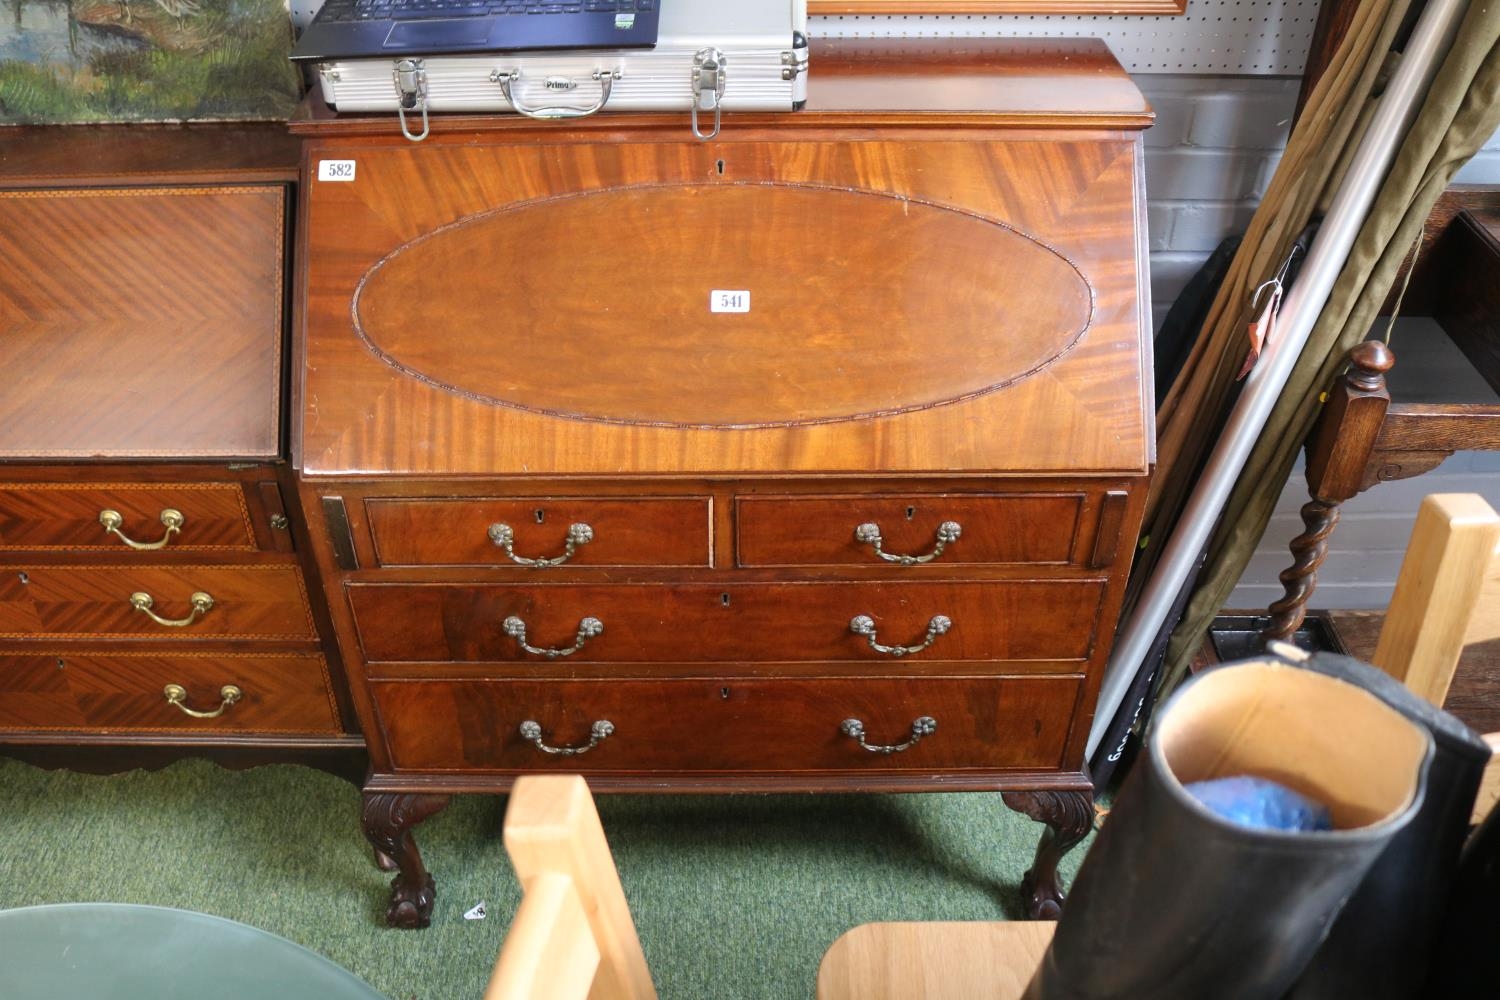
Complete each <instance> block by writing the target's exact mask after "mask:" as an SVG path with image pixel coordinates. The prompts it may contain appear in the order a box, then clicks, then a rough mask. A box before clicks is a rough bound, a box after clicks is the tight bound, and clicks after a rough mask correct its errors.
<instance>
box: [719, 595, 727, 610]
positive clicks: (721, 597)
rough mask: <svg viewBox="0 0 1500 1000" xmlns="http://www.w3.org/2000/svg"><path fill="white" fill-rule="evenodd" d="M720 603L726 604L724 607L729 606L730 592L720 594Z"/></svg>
mask: <svg viewBox="0 0 1500 1000" xmlns="http://www.w3.org/2000/svg"><path fill="white" fill-rule="evenodd" d="M719 603H720V604H722V605H724V607H726V608H727V607H729V595H728V594H720V595H719Z"/></svg>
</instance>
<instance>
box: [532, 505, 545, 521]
mask: <svg viewBox="0 0 1500 1000" xmlns="http://www.w3.org/2000/svg"><path fill="white" fill-rule="evenodd" d="M531 516H532V517H534V518H536V523H537V524H541V523H542V522H543V521H544V520H546V518H547V515H546V514H544V513H542V508H540V507H538V508H537V509H536V510H534V511H532V512H531Z"/></svg>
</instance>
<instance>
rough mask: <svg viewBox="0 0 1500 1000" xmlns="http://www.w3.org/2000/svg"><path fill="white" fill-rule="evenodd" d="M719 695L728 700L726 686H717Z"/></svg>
mask: <svg viewBox="0 0 1500 1000" xmlns="http://www.w3.org/2000/svg"><path fill="white" fill-rule="evenodd" d="M719 697H720V698H723V699H724V700H725V701H728V700H729V689H728V688H719Z"/></svg>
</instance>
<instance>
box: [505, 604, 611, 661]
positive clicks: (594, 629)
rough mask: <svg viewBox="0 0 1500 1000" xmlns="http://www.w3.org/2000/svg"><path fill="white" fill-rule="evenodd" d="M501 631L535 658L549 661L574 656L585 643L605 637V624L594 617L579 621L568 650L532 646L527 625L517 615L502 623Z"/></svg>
mask: <svg viewBox="0 0 1500 1000" xmlns="http://www.w3.org/2000/svg"><path fill="white" fill-rule="evenodd" d="M500 630H501V631H502V632H504V633H505V634H506V635H508V636H510V637H511V638H512V639H514V640H516V645H517V646H520V647H521V648H522V649H524V650H526V652H528V653H530V654H532V655H533V656H545V657H546V658H547V659H549V660H555V659H557V658H558V657H559V656H572V655H573V654H574V653H576V652H578V651H579V650H580V649H582V648H583V644H584V643H586V642H588V641H589V640H590V639H592V638H594V637H595V636H599V635H603V634H604V623H603V622H601V621H600V620H599V619H597V618H594V617H592V616H590V617H588V618H580V619H579V620H578V632H577V634H576V635H574V637H573V645H571V646H568V647H567V648H566V649H559V648H556V647H552V648H544V647H541V646H533V645H531V644H530V643H529V642H527V641H526V623H525V622H524V621H522V620H521V619H519V618H517V617H516V616H515V615H511V616H510V617H508V618H506V619H505V621H503V622H501V623H500Z"/></svg>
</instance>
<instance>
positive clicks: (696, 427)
mask: <svg viewBox="0 0 1500 1000" xmlns="http://www.w3.org/2000/svg"><path fill="white" fill-rule="evenodd" d="M812 67H813V69H812V74H811V82H810V97H809V101H808V105H807V108H806V109H805V110H803V111H800V112H797V113H793V114H784V115H743V116H726V118H725V123H724V128H723V131H722V132H721V133H720V135H719V136H718V137H717V138H715V139H713V140H711V141H706V142H699V141H695V140H693V139H692V138H691V137H690V136H689V135H688V131H687V128H686V124H685V122H684V121H682V120H679V118H678V117H676V116H657V115H608V114H600V115H596V116H593V117H589V118H585V119H581V120H577V121H573V122H568V123H558V122H552V123H538V122H532V121H528V120H525V119H520V118H515V117H509V116H498V115H497V116H489V117H483V116H474V117H454V118H439V119H435V120H434V123H433V126H432V133H431V136H430V137H429V138H428V139H427V140H426V141H424V142H421V143H419V144H418V143H410V142H408V141H406V140H404V139H403V138H402V137H401V136H400V134H399V133H398V132H396V131H395V127H394V125H393V124H392V122H391V121H389V120H387V119H385V118H373V117H365V118H359V117H343V116H340V117H335V116H333V115H331V114H329V113H328V112H327V111H326V110H325V109H321V108H318V107H315V106H308V107H307V108H305V109H304V110H303V112H302V113H301V114H300V115H299V117H298V119H297V120H295V121H294V122H293V126H292V127H293V131H294V132H295V133H297V134H300V135H301V136H302V137H303V139H304V149H303V166H302V170H303V177H304V179H305V183H304V186H303V211H302V213H301V231H300V234H299V238H300V240H301V244H302V248H303V250H304V251H305V252H304V253H303V255H302V257H301V261H302V267H303V274H302V282H301V292H300V296H299V306H300V308H299V310H298V312H299V316H300V330H299V336H300V339H301V345H302V352H303V367H302V372H301V379H300V385H299V387H298V392H299V393H300V398H299V402H298V406H297V413H298V416H299V418H300V420H299V422H298V426H297V427H296V429H295V432H294V444H295V460H296V463H297V465H298V469H299V481H300V492H301V497H302V503H303V506H304V508H305V509H306V510H307V511H309V521H310V528H311V532H312V536H313V541H314V547H315V550H316V555H317V557H318V560H319V564H320V568H321V570H322V576H323V579H324V583H325V586H326V588H327V596H328V600H329V605H330V612H331V615H332V618H333V621H334V624H335V627H336V629H337V632H338V636H339V640H340V645H341V648H342V650H343V653H344V656H345V659H346V662H347V665H348V667H349V669H350V672H351V675H352V683H353V696H354V700H355V703H356V706H357V708H358V712H359V716H360V720H361V723H362V727H363V729H364V732H365V736H366V739H367V741H368V744H369V749H370V753H371V760H372V767H373V769H372V773H371V776H370V778H369V780H368V782H367V784H366V786H365V810H364V823H365V830H366V833H367V835H368V836H369V838H370V839H371V840H372V842H373V843H375V844H376V846H377V847H378V848H379V849H381V850H382V851H383V852H384V853H386V854H388V855H389V856H390V857H391V858H393V859H394V860H395V862H396V863H397V865H398V867H399V873H398V875H397V877H396V879H395V882H394V883H393V898H392V902H391V906H390V909H389V912H388V916H389V919H390V920H391V922H392V923H394V924H397V925H400V926H407V927H411V926H422V925H424V924H425V923H426V922H427V920H428V914H429V912H430V909H431V906H432V899H433V880H432V878H431V876H430V875H429V874H428V872H427V870H426V868H425V866H424V864H423V861H422V859H421V857H420V854H419V853H418V851H417V849H416V847H415V845H414V843H413V840H412V836H411V828H412V827H413V825H415V824H416V823H418V822H420V821H421V820H422V819H423V818H424V817H426V816H428V815H431V814H432V813H433V812H435V811H436V810H438V809H440V808H442V806H443V805H444V804H445V803H446V802H447V801H448V797H449V796H450V795H452V794H455V793H463V792H500V791H503V790H505V789H506V788H507V787H508V786H509V784H510V782H511V781H512V780H513V779H514V778H515V777H516V776H517V775H519V774H522V773H526V772H531V771H539V770H564V771H579V772H582V773H583V774H584V775H586V776H587V778H588V780H589V782H590V784H591V785H592V786H593V787H594V788H596V789H619V790H652V791H662V790H682V791H697V790H701V791H709V790H712V791H770V790H856V789H863V790H890V791H898V790H899V791H916V790H921V791H935V790H943V789H966V790H979V789H985V790H996V791H1001V792H1004V793H1006V798H1007V801H1008V802H1009V803H1010V804H1011V805H1012V806H1014V807H1016V808H1020V809H1023V810H1025V811H1026V812H1028V813H1029V814H1031V815H1033V816H1035V817H1036V818H1038V819H1041V820H1044V821H1045V822H1046V823H1047V824H1048V826H1049V833H1048V834H1047V835H1046V836H1045V837H1044V843H1043V847H1042V849H1041V851H1040V852H1039V856H1038V860H1037V864H1036V866H1035V867H1034V869H1033V870H1032V872H1031V873H1030V876H1029V878H1028V879H1027V883H1026V889H1027V892H1028V893H1029V894H1030V896H1031V908H1032V910H1033V912H1036V913H1055V912H1056V907H1057V906H1058V904H1059V903H1060V900H1061V890H1060V887H1059V886H1058V884H1057V877H1056V867H1057V861H1058V859H1059V857H1060V856H1061V855H1062V853H1063V852H1064V851H1066V850H1067V849H1068V848H1069V847H1071V846H1072V845H1073V844H1074V843H1076V842H1077V840H1078V839H1080V838H1081V837H1082V836H1083V834H1084V832H1085V831H1086V830H1087V828H1088V823H1089V821H1090V820H1091V818H1092V811H1091V809H1090V794H1089V782H1088V778H1087V776H1086V774H1085V772H1084V764H1083V761H1084V749H1083V748H1084V740H1085V736H1086V734H1087V731H1088V723H1089V719H1090V716H1091V714H1092V711H1093V705H1094V698H1095V693H1096V689H1097V687H1098V684H1099V675H1100V671H1101V669H1102V667H1103V664H1104V662H1105V658H1106V655H1107V653H1108V647H1109V643H1110V638H1111V635H1112V631H1113V626H1114V622H1115V618H1116V615H1117V613H1118V610H1119V607H1120V603H1121V598H1122V592H1123V588H1124V584H1125V576H1126V572H1127V570H1128V568H1129V563H1130V554H1131V551H1132V548H1133V541H1134V538H1135V533H1136V530H1137V527H1138V524H1139V520H1140V515H1141V509H1142V504H1143V501H1144V487H1145V483H1146V477H1147V475H1148V473H1149V470H1150V467H1151V463H1152V457H1153V435H1152V426H1151V411H1152V406H1151V400H1150V399H1149V392H1150V390H1149V386H1150V384H1151V380H1150V378H1149V377H1147V374H1148V370H1149V365H1150V362H1149V351H1148V341H1149V324H1148V322H1147V321H1146V300H1145V295H1144V293H1143V289H1144V288H1145V287H1146V278H1147V275H1146V265H1145V252H1144V232H1143V218H1144V213H1143V199H1144V192H1143V183H1142V173H1141V130H1142V129H1144V128H1145V127H1147V126H1148V125H1149V124H1150V121H1151V112H1150V109H1149V107H1148V106H1147V105H1146V104H1145V102H1144V101H1143V100H1142V98H1141V96H1140V94H1139V92H1138V91H1137V90H1136V89H1135V87H1134V86H1133V85H1132V84H1131V83H1130V81H1129V79H1128V78H1127V77H1126V76H1125V74H1124V72H1123V71H1122V70H1121V69H1120V67H1119V66H1118V64H1116V63H1115V62H1114V61H1113V59H1112V58H1111V57H1110V55H1109V54H1108V51H1107V50H1106V49H1105V48H1104V46H1103V45H1102V44H1099V43H1097V42H1064V43H1061V44H1059V43H1056V42H1051V41H1049V42H1048V43H1047V44H1045V45H1043V44H1038V43H1030V42H985V43H974V42H954V43H951V44H944V43H922V44H920V45H918V44H910V43H899V42H892V43H883V44H882V43H837V42H822V43H820V44H818V45H816V46H815V47H814V50H813V53H812ZM684 83H685V84H686V81H684ZM320 177H321V178H323V179H319V178H320Z"/></svg>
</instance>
